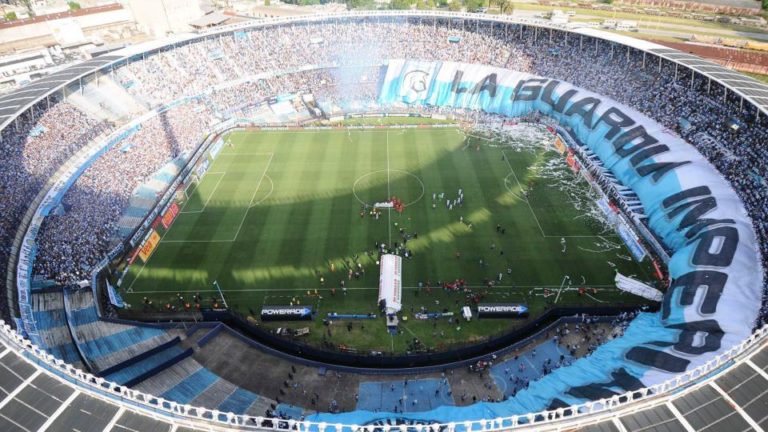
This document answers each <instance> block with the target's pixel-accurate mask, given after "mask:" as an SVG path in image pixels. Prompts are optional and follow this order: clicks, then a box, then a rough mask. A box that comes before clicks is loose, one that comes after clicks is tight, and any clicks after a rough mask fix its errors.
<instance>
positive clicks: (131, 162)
mask: <svg viewBox="0 0 768 432" xmlns="http://www.w3.org/2000/svg"><path fill="white" fill-rule="evenodd" d="M201 107H202V105H198V104H192V105H182V106H179V107H176V108H173V109H171V110H169V111H166V112H164V113H162V114H160V115H158V116H156V117H153V118H151V119H150V120H148V121H146V122H145V123H143V124H142V128H141V130H139V131H138V132H136V133H135V134H133V135H131V136H129V137H128V138H126V139H125V140H124V141H122V142H120V143H118V144H117V145H116V146H115V147H113V148H112V149H111V150H109V151H108V152H107V153H106V154H104V155H103V156H101V157H100V158H99V159H98V160H96V162H95V163H94V164H93V165H92V166H90V167H89V168H88V169H86V170H85V172H84V173H83V174H82V175H81V176H80V177H79V178H78V179H77V182H76V183H75V184H74V185H73V187H72V188H71V189H70V190H69V191H68V192H67V193H66V194H65V195H64V199H63V200H62V204H61V205H62V206H63V207H64V208H63V213H62V214H52V215H50V216H48V217H47V218H46V219H45V221H44V223H43V226H42V228H41V230H40V232H39V233H38V246H39V248H38V254H37V258H36V260H35V267H34V273H35V274H42V275H45V276H46V277H47V278H50V279H54V280H56V281H57V282H59V283H62V284H70V283H76V282H79V281H81V280H84V279H86V280H87V279H89V277H90V272H91V271H92V269H93V267H94V266H95V265H96V264H97V263H98V262H99V261H101V260H102V259H103V257H104V256H105V255H106V253H107V252H108V251H109V249H110V248H111V247H114V246H115V242H116V241H118V239H116V238H115V229H116V223H117V221H118V219H119V218H120V216H121V215H122V213H123V211H124V210H125V209H126V207H127V206H128V201H129V199H130V198H131V195H132V194H133V191H134V190H135V189H136V188H137V187H138V186H139V185H141V184H142V183H143V182H145V181H146V179H147V178H148V177H149V176H151V175H152V174H153V173H154V172H156V171H157V170H159V169H160V168H162V167H163V166H164V165H165V164H166V163H168V162H169V161H171V160H173V159H175V158H177V157H179V156H185V157H189V156H190V155H191V154H192V153H193V152H194V150H195V148H197V146H199V145H200V143H201V142H202V139H203V136H204V133H205V132H206V130H207V129H208V127H209V126H210V123H211V118H210V114H209V112H208V111H207V110H205V109H203V110H201V109H200V108H201ZM116 179H119V180H118V181H116Z"/></svg>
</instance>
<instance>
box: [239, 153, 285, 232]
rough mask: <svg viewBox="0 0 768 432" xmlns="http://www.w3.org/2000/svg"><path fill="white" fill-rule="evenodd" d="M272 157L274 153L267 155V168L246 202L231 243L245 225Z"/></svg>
mask: <svg viewBox="0 0 768 432" xmlns="http://www.w3.org/2000/svg"><path fill="white" fill-rule="evenodd" d="M274 156H275V154H274V153H270V154H269V161H268V162H267V167H266V168H264V172H263V173H262V174H261V178H259V182H258V183H257V184H256V189H254V191H253V195H251V200H250V201H249V202H248V207H247V208H246V209H245V213H244V214H243V219H241V220H240V226H238V227H237V232H236V233H235V237H233V238H232V241H233V242H234V241H235V240H237V236H239V235H240V230H241V229H242V228H243V223H245V218H246V217H248V212H249V211H251V209H252V208H253V199H254V198H256V194H257V193H258V192H259V189H260V188H261V182H262V181H264V177H266V176H267V171H268V170H269V166H270V165H272V159H273V158H274ZM270 193H271V192H270Z"/></svg>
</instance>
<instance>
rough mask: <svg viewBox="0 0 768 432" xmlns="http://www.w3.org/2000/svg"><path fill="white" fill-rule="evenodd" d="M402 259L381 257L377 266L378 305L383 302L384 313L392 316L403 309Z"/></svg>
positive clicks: (389, 255) (390, 256)
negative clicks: (384, 306)
mask: <svg viewBox="0 0 768 432" xmlns="http://www.w3.org/2000/svg"><path fill="white" fill-rule="evenodd" d="M402 264H403V259H402V258H401V257H400V256H398V255H391V254H388V255H382V256H381V262H380V264H379V304H381V301H382V300H384V301H385V304H386V313H387V314H394V313H397V312H400V309H402V308H403V304H402V298H403V297H402V295H403V285H402V276H403V265H402Z"/></svg>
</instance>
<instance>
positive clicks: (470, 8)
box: [464, 0, 485, 12]
mask: <svg viewBox="0 0 768 432" xmlns="http://www.w3.org/2000/svg"><path fill="white" fill-rule="evenodd" d="M484 4H485V1H484V0H464V6H466V8H467V12H474V11H476V10H478V9H480V8H481V7H483V5H484Z"/></svg>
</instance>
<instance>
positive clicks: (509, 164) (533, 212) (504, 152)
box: [501, 150, 547, 237]
mask: <svg viewBox="0 0 768 432" xmlns="http://www.w3.org/2000/svg"><path fill="white" fill-rule="evenodd" d="M501 154H503V155H504V162H506V163H507V166H508V167H509V172H511V173H512V176H513V177H514V178H515V181H516V182H517V185H518V186H519V187H520V191H521V192H522V191H523V185H522V183H520V179H519V178H517V174H515V170H514V169H513V168H512V164H511V163H509V156H507V152H506V151H504V150H502V151H501ZM523 201H525V203H526V204H528V208H529V209H530V210H531V214H532V215H533V220H535V221H536V225H537V226H538V227H539V231H540V232H541V236H542V237H547V234H545V233H544V228H542V227H541V223H540V222H539V218H538V217H537V216H536V212H535V211H533V206H531V201H530V200H529V199H528V197H525V199H524V200H523Z"/></svg>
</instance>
